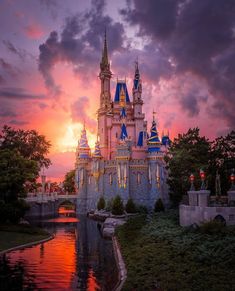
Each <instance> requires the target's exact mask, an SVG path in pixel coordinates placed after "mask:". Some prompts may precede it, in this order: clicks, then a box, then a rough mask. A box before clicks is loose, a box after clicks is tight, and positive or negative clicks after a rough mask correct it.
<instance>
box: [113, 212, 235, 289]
mask: <svg viewBox="0 0 235 291" xmlns="http://www.w3.org/2000/svg"><path fill="white" fill-rule="evenodd" d="M224 229H225V230H224V231H223V233H221V232H216V233H213V234H210V235H208V234H206V233H202V232H201V230H200V229H199V230H198V231H195V230H194V231H188V230H186V229H184V228H182V227H180V226H179V222H178V213H177V212H176V211H172V210H171V211H166V212H159V213H156V214H155V215H154V216H153V217H152V218H149V217H148V218H147V217H145V216H138V217H132V218H131V219H129V220H128V222H127V223H126V224H124V225H122V226H120V227H118V229H117V233H116V235H117V238H118V241H119V243H120V246H121V250H122V255H123V257H124V260H125V263H126V267H127V273H128V276H127V280H126V282H125V284H124V287H123V289H122V290H139V291H141V290H182V291H183V290H212V291H213V290H215V291H216V290H232V289H233V286H234V284H235V227H225V228H224ZM130 241H131V244H130ZM228 270H229V272H228Z"/></svg>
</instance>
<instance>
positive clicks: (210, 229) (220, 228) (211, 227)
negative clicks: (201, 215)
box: [199, 220, 226, 234]
mask: <svg viewBox="0 0 235 291" xmlns="http://www.w3.org/2000/svg"><path fill="white" fill-rule="evenodd" d="M225 229H226V227H225V225H224V223H223V222H221V221H218V220H211V221H207V222H204V223H202V224H201V226H200V227H199V231H200V232H201V233H205V234H217V233H223V232H224V231H225Z"/></svg>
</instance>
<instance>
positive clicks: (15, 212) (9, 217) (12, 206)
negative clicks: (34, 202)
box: [0, 199, 29, 223]
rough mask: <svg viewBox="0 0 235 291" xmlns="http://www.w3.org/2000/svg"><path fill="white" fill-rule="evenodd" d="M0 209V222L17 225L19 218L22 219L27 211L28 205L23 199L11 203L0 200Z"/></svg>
mask: <svg viewBox="0 0 235 291" xmlns="http://www.w3.org/2000/svg"><path fill="white" fill-rule="evenodd" d="M0 209H1V216H0V222H12V223H17V222H19V220H20V218H22V217H24V215H25V212H26V211H27V210H29V205H28V204H27V203H26V202H25V201H24V200H23V199H18V200H16V201H14V202H13V203H5V202H4V201H3V200H0Z"/></svg>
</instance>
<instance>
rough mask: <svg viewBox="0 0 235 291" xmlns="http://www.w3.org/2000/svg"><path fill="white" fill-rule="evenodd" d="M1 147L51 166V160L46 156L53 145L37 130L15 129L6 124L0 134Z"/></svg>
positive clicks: (41, 164) (42, 164) (40, 163)
mask: <svg viewBox="0 0 235 291" xmlns="http://www.w3.org/2000/svg"><path fill="white" fill-rule="evenodd" d="M0 140H1V144H0V149H2V150H3V149H7V150H11V151H15V152H18V153H19V154H20V155H21V156H22V157H24V158H25V159H28V160H32V161H35V162H37V163H38V164H39V166H40V167H42V166H45V167H46V168H48V167H49V165H50V164H51V161H50V160H49V159H48V158H46V157H45V156H46V155H47V154H48V153H49V148H50V146H51V144H50V142H48V141H47V140H46V138H45V136H44V135H40V134H38V132H37V131H35V130H22V129H18V130H15V129H13V128H11V127H10V126H7V125H4V127H3V129H2V133H1V134H0Z"/></svg>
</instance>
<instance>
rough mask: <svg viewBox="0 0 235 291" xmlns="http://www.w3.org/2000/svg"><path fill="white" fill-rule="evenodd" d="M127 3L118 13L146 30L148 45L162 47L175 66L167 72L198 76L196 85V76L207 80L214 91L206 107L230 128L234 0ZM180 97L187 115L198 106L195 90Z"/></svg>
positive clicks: (234, 87)
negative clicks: (219, 116) (211, 103)
mask: <svg viewBox="0 0 235 291" xmlns="http://www.w3.org/2000/svg"><path fill="white" fill-rule="evenodd" d="M128 3H129V4H128V7H127V8H126V9H122V10H121V11H120V13H121V15H122V16H123V17H124V19H125V21H126V22H128V23H129V24H130V25H132V26H136V27H137V28H138V35H143V34H144V35H147V36H148V38H149V45H150V46H153V47H154V46H156V47H161V49H162V51H164V53H165V56H166V58H167V59H168V60H170V62H171V63H172V67H171V68H172V70H174V71H172V72H169V75H172V76H174V75H176V76H180V75H181V74H182V75H184V74H187V73H188V72H189V73H191V74H192V75H193V78H194V80H197V87H198V88H200V86H201V82H203V83H204V82H206V84H207V87H208V91H209V92H210V94H211V95H212V96H213V106H212V107H211V108H210V110H209V111H210V112H214V113H216V114H220V115H221V118H222V119H224V120H226V122H227V124H228V126H230V128H231V129H233V128H235V119H234V112H235V102H234V100H235V35H234V31H235V18H234V15H235V1H233V0H228V1H223V0H203V1H196V0H191V1H186V0H185V1H184V0H178V1H177V0H151V1H147V2H143V1H141V0H132V1H128ZM163 77H164V76H163ZM198 101H199V102H198ZM202 101H203V100H202ZM180 103H181V105H182V107H183V108H186V109H187V110H188V112H189V114H190V115H191V116H195V114H198V113H199V111H200V96H198V95H195V94H193V95H192V93H191V94H188V96H187V95H184V96H182V98H181V100H180ZM208 106H211V105H208ZM221 106H222V107H221Z"/></svg>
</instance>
